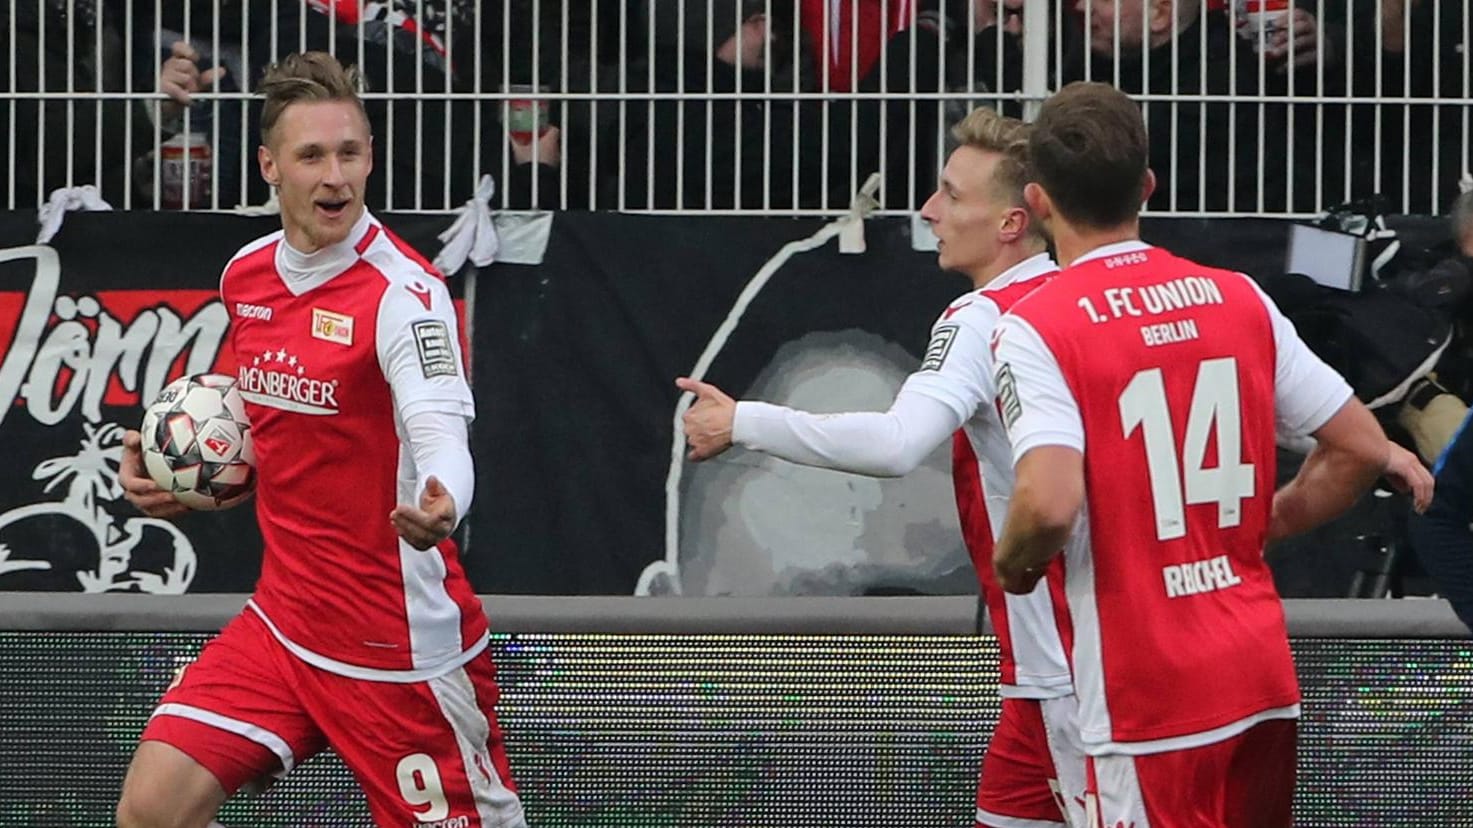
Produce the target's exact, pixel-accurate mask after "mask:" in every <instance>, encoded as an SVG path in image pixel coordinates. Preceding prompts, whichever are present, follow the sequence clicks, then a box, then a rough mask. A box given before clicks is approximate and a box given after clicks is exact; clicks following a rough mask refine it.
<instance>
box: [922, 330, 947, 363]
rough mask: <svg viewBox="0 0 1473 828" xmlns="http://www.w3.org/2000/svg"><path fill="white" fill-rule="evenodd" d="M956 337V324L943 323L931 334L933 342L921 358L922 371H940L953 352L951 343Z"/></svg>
mask: <svg viewBox="0 0 1473 828" xmlns="http://www.w3.org/2000/svg"><path fill="white" fill-rule="evenodd" d="M955 339H956V326H955V325H943V326H942V327H939V328H937V329H936V331H935V333H933V334H931V344H929V345H927V346H926V356H925V358H924V359H922V360H921V370H922V371H940V370H941V366H942V365H943V364H944V363H945V362H946V355H947V354H949V353H951V343H952V342H953V341H954V340H955Z"/></svg>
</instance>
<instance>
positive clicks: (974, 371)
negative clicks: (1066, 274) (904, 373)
mask: <svg viewBox="0 0 1473 828" xmlns="http://www.w3.org/2000/svg"><path fill="white" fill-rule="evenodd" d="M1000 315H1001V314H1000V313H999V312H998V309H997V305H995V304H994V303H993V302H992V301H991V300H990V299H987V298H985V297H982V296H978V295H976V294H968V295H967V296H966V297H964V298H963V299H961V300H958V301H957V302H955V303H953V304H952V306H951V307H950V308H948V309H947V311H946V313H944V314H942V316H941V318H940V319H937V320H936V324H935V325H933V326H932V328H931V342H930V344H928V345H927V346H926V355H925V358H924V359H922V360H921V368H920V370H919V371H916V372H915V373H914V374H911V375H910V378H909V379H907V380H906V381H905V390H908V391H914V392H916V393H919V394H924V395H925V396H927V397H930V398H931V399H933V400H936V401H937V402H939V403H944V404H945V405H946V406H947V407H948V408H950V409H951V410H952V412H953V413H955V414H956V416H957V417H959V418H960V422H966V421H967V420H970V419H971V418H972V417H973V416H974V415H975V414H976V413H977V408H978V407H979V406H983V405H991V404H992V400H993V398H994V397H995V396H996V395H995V394H994V393H993V388H994V386H993V384H992V332H993V330H994V328H996V326H997V319H998V317H999V316H1000Z"/></svg>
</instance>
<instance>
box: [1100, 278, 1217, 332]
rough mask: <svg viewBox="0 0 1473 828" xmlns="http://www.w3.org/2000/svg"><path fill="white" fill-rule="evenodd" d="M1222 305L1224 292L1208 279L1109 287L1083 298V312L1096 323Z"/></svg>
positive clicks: (1184, 279) (1180, 279)
mask: <svg viewBox="0 0 1473 828" xmlns="http://www.w3.org/2000/svg"><path fill="white" fill-rule="evenodd" d="M1221 304H1222V290H1221V289H1219V288H1218V287H1217V283H1216V282H1214V281H1212V279H1210V278H1208V277H1206V276H1183V277H1181V278H1179V279H1171V280H1169V281H1165V282H1161V283H1160V284H1155V285H1139V286H1129V285H1127V286H1124V287H1109V288H1105V289H1104V290H1102V291H1100V293H1099V295H1098V296H1097V297H1095V298H1091V297H1089V296H1081V297H1079V307H1080V309H1082V310H1083V311H1084V313H1085V315H1087V316H1088V317H1089V321H1091V322H1095V323H1100V322H1109V321H1111V320H1114V319H1127V318H1140V317H1143V316H1156V315H1158V314H1163V313H1172V312H1174V311H1179V310H1184V309H1186V308H1196V307H1201V306H1203V305H1221ZM1099 308H1104V309H1105V312H1103V313H1102V312H1100V310H1099Z"/></svg>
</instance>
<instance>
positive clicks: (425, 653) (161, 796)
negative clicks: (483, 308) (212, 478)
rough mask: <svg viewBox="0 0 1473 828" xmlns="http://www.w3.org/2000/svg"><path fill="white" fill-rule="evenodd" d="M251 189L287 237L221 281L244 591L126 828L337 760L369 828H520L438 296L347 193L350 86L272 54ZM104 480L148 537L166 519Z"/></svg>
mask: <svg viewBox="0 0 1473 828" xmlns="http://www.w3.org/2000/svg"><path fill="white" fill-rule="evenodd" d="M259 89H260V91H261V92H262V94H264V96H265V99H266V100H265V105H264V106H263V107H262V112H261V144H262V146H261V147H260V150H259V152H258V156H259V159H260V167H261V175H262V177H263V178H265V179H266V181H267V183H269V184H271V185H272V186H273V187H275V188H276V191H277V194H278V196H279V198H280V203H281V223H282V229H281V230H280V231H278V232H275V233H271V234H270V235H267V236H264V237H262V238H260V239H258V240H256V241H254V242H252V243H250V244H248V245H246V246H245V248H243V249H242V250H241V251H240V252H239V253H238V254H236V256H235V257H234V258H233V259H231V261H230V263H229V264H228V265H226V267H225V273H224V275H223V276H222V277H221V284H220V294H221V299H222V300H223V301H224V304H225V307H226V310H227V311H228V312H229V313H230V314H231V325H230V336H231V346H232V348H233V350H234V351H235V357H236V362H237V364H238V366H239V376H238V379H237V385H238V387H239V388H240V393H241V397H242V398H243V399H244V400H245V403H246V413H247V414H248V415H249V416H250V420H251V434H252V436H253V437H254V440H255V453H256V460H257V463H256V469H257V473H258V474H259V479H260V483H259V485H258V487H257V495H256V496H257V503H256V518H257V522H258V523H259V524H260V527H261V536H262V540H263V541H264V547H265V548H264V551H263V555H262V565H261V578H260V581H259V583H258V584H257V585H256V591H255V594H254V595H252V597H251V600H250V602H249V603H248V605H247V608H246V610H245V611H244V612H242V613H241V614H240V615H239V616H237V617H236V618H235V619H234V620H233V621H231V622H230V623H229V624H228V625H226V627H225V629H223V630H222V631H221V632H220V635H219V636H217V637H216V638H215V639H214V640H212V641H210V642H209V643H208V644H206V645H205V647H204V650H203V651H202V652H201V653H200V656H199V658H198V659H197V660H196V661H195V662H194V663H192V664H190V665H188V666H187V667H185V668H184V669H183V670H182V671H181V673H180V674H179V676H178V677H177V678H176V679H175V681H174V683H173V685H171V686H170V687H169V688H168V690H167V691H166V692H165V693H164V696H163V699H162V700H161V701H160V703H159V705H158V707H157V708H156V709H155V710H154V713H153V716H152V717H151V718H150V720H149V723H148V726H147V727H146V728H145V730H144V732H143V735H142V737H141V740H140V744H139V746H138V750H137V752H136V753H135V754H134V757H133V763H132V765H131V766H130V767H129V770H128V776H127V779H126V780H125V781H124V783H123V795H122V799H121V801H120V803H119V805H118V824H119V825H120V826H122V828H154V826H173V827H174V828H204V826H206V825H211V824H213V823H212V822H211V820H213V819H214V816H215V812H216V811H217V810H218V809H219V807H220V805H221V804H222V803H223V802H224V801H225V800H226V798H228V797H229V796H230V795H232V794H233V793H235V791H236V790H237V789H239V788H240V787H242V786H243V785H247V784H251V783H255V782H257V781H258V780H260V779H262V778H263V777H268V778H269V777H273V776H281V775H284V774H286V773H287V772H289V771H291V769H292V768H293V767H294V766H295V765H296V764H297V763H300V762H303V761H306V760H307V759H309V758H311V757H312V756H313V755H314V754H316V753H318V752H320V751H322V750H323V749H324V748H327V747H331V748H332V749H333V750H334V751H336V752H337V754H338V755H339V756H340V757H341V758H342V760H343V762H344V764H346V765H347V766H348V768H349V769H350V770H351V771H352V772H353V774H354V777H355V778H356V779H357V780H358V782H359V784H360V785H362V787H363V790H364V792H365V793H366V794H367V798H368V807H369V810H370V811H371V813H372V814H373V818H374V822H375V824H378V825H392V826H408V825H419V826H424V828H434V827H435V826H439V827H440V828H451V827H452V826H454V828H478V826H479V827H483V828H524V827H525V825H526V820H525V818H524V816H523V812H522V804H521V801H520V799H519V798H518V796H517V793H516V788H515V786H514V784H513V783H512V780H511V775H510V770H509V768H508V764H507V760H506V754H505V751H504V749H503V745H502V738H501V732H500V729H499V728H498V726H497V722H496V713H495V710H494V707H495V704H496V700H497V686H496V682H495V678H494V676H495V670H494V667H493V666H492V664H491V656H490V652H489V650H488V649H487V645H488V630H487V623H486V616H485V614H484V612H483V611H482V609H481V603H480V601H479V599H478V598H477V597H476V595H475V593H474V591H473V590H472V589H471V585H470V582H469V580H467V578H466V576H465V571H464V570H463V569H462V567H461V565H460V559H459V555H458V552H457V550H456V548H455V544H454V543H453V542H451V541H450V539H449V535H450V533H451V532H452V531H453V530H454V528H455V526H456V524H457V523H458V522H459V520H460V518H461V517H463V516H464V515H465V513H466V510H467V509H468V508H469V507H470V503H471V497H472V493H473V489H474V486H475V475H474V471H473V468H472V463H471V457H470V450H469V446H468V436H467V424H468V423H469V421H470V419H471V417H472V416H474V413H475V408H474V403H473V401H472V399H471V391H470V386H469V385H468V383H467V381H466V374H465V361H464V358H463V355H462V353H461V345H460V336H459V331H458V327H457V319H456V314H455V310H454V307H453V305H452V303H451V299H450V293H449V291H448V290H447V289H446V287H445V284H444V280H443V279H442V278H441V277H440V274H439V273H437V272H436V271H435V269H434V268H433V267H432V266H431V265H430V264H429V263H428V262H427V261H425V260H424V259H423V258H422V257H420V256H419V254H418V253H416V252H414V250H413V249H411V248H410V247H409V246H408V245H406V244H404V243H403V242H402V241H400V240H399V239H398V238H396V237H395V236H394V235H393V234H392V233H390V232H389V231H388V229H387V228H385V227H384V226H383V225H382V224H380V223H379V222H378V221H377V220H376V219H375V218H374V217H373V216H372V215H371V214H370V213H369V212H368V210H367V209H366V208H365V206H364V204H363V193H364V190H365V187H366V182H367V179H368V175H369V172H370V171H371V170H372V169H373V147H372V137H371V136H370V134H369V129H368V119H367V116H366V115H365V113H364V111H363V104H362V102H361V101H360V100H359V98H358V93H357V83H356V77H355V76H354V73H353V72H351V71H350V70H345V69H344V68H343V67H342V66H341V65H340V64H339V63H338V62H337V60H336V59H335V58H333V57H332V56H331V55H328V54H325V53H322V52H309V53H306V54H300V55H288V56H286V57H285V58H283V59H282V61H281V62H280V63H278V64H277V65H275V66H273V67H271V69H269V70H268V71H267V72H266V76H265V78H264V79H263V80H262V81H261V84H260V86H259ZM124 440H125V442H124V455H123V458H122V462H121V468H120V472H119V477H120V479H121V481H122V483H123V486H124V488H125V490H126V492H127V496H128V499H129V501H131V502H132V503H133V504H134V505H135V506H137V507H138V508H140V509H142V510H143V511H144V512H146V513H148V514H150V515H153V516H155V517H171V516H173V515H175V514H177V513H178V512H180V511H182V507H180V506H179V504H178V503H177V502H175V501H174V500H173V499H172V496H171V495H170V494H169V493H168V492H166V491H163V490H162V489H160V488H159V487H158V486H156V485H154V484H153V482H152V481H151V480H149V479H148V478H147V475H146V474H143V473H142V466H141V463H140V457H139V452H138V446H139V437H138V434H137V432H130V433H129V434H128V435H127V436H126V437H125V438H124Z"/></svg>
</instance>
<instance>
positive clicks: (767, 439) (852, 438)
mask: <svg viewBox="0 0 1473 828" xmlns="http://www.w3.org/2000/svg"><path fill="white" fill-rule="evenodd" d="M952 307H953V309H952V310H951V311H948V313H946V314H943V315H942V316H941V318H940V319H938V320H936V324H935V325H934V326H933V327H932V328H931V341H930V344H929V345H927V346H926V355H925V357H924V358H923V359H922V361H921V368H920V370H918V371H916V372H915V373H914V374H911V375H910V377H909V378H907V379H906V381H905V385H903V386H902V387H901V389H900V393H898V394H897V395H896V396H895V402H894V403H893V404H891V406H890V410H889V411H884V412H880V411H863V412H852V413H847V414H810V413H808V412H806V411H795V410H793V409H791V408H785V407H783V406H780V405H771V404H768V403H759V402H739V403H737V407H736V416H735V418H734V419H733V421H732V429H731V434H732V442H734V443H736V444H737V445H739V446H742V447H744V448H749V449H755V450H757V451H762V452H766V453H767V454H771V455H772V456H774V457H780V458H782V459H784V460H787V461H789V462H792V463H802V464H803V465H806V466H818V467H820V468H826V469H835V470H838V471H847V472H853V473H855V474H867V475H870V476H873V477H899V476H901V475H904V474H908V473H910V472H911V471H913V470H914V469H915V468H916V467H917V466H919V465H920V464H921V461H923V460H925V459H926V455H928V454H930V453H931V452H932V451H935V449H936V447H937V446H939V445H941V443H943V442H945V440H946V439H947V438H948V437H950V436H951V434H952V432H954V431H956V430H957V428H959V427H960V426H961V425H962V424H963V423H965V422H966V421H967V420H969V419H971V418H972V416H973V415H974V414H976V412H977V406H979V405H990V404H991V403H992V396H993V395H992V352H991V349H990V347H989V343H988V336H989V334H990V331H991V328H992V324H993V323H994V322H995V321H996V319H997V306H996V305H994V304H993V303H992V302H990V301H987V300H984V299H975V298H974V300H972V301H968V302H966V303H965V304H961V305H953V306H952Z"/></svg>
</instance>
